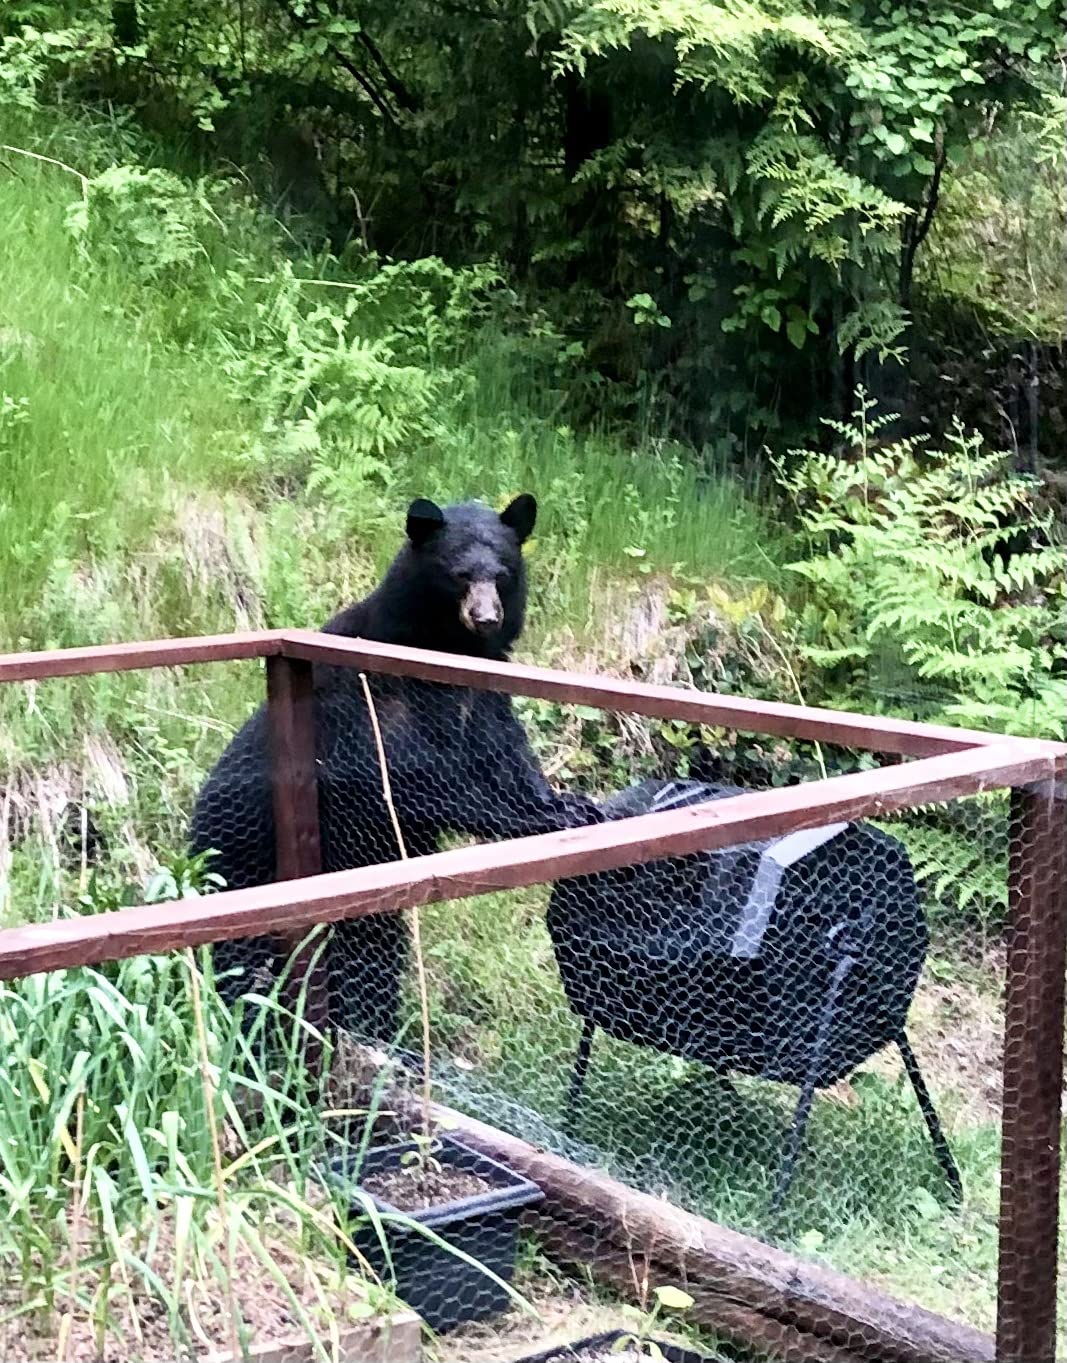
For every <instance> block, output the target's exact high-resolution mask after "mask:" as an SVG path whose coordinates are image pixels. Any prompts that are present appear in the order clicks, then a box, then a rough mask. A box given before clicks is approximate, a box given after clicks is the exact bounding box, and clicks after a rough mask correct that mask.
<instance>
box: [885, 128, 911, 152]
mask: <svg viewBox="0 0 1067 1363" xmlns="http://www.w3.org/2000/svg"><path fill="white" fill-rule="evenodd" d="M885 144H886V146H887V147H888V148H889V150H890V151H891V152H892V153H893V155H894V156H903V155H904V153H905V152H906V151H907V150H908V142H907V139H906V138H905V137H902V136H901V135H900V133H890V132H887V133H886V135H885Z"/></svg>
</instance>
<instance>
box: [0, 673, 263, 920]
mask: <svg viewBox="0 0 1067 1363" xmlns="http://www.w3.org/2000/svg"><path fill="white" fill-rule="evenodd" d="M262 696H263V667H262V664H261V663H256V662H225V663H207V664H198V665H196V666H190V667H160V668H151V669H148V670H145V671H136V672H128V673H121V672H120V673H115V674H104V675H97V676H76V677H57V678H49V679H47V680H44V681H40V682H26V683H24V684H21V685H17V684H8V685H4V686H0V924H2V925H3V926H13V925H15V924H18V923H24V922H27V921H48V920H50V919H52V918H54V917H56V916H59V915H61V914H63V913H66V912H83V911H87V912H92V911H94V910H98V909H104V908H116V907H120V906H121V905H124V904H125V905H129V904H137V903H141V902H143V899H144V896H145V891H146V888H147V887H148V886H149V885H150V883H151V882H152V880H153V877H154V876H155V875H156V873H157V872H158V871H159V870H160V869H161V867H164V866H170V865H173V864H174V863H175V862H176V861H178V860H180V859H182V858H183V857H185V855H186V853H187V849H188V840H189V839H188V833H189V814H190V810H191V809H192V807H193V803H194V801H195V799H196V795H197V791H198V789H199V787H200V785H201V783H202V781H203V780H204V777H205V775H206V774H207V772H208V771H209V770H210V769H211V767H212V765H213V763H214V762H215V761H216V760H217V759H218V757H219V755H220V753H221V752H222V751H223V750H224V749H225V747H226V745H227V744H228V743H229V741H230V740H231V739H232V737H233V735H234V733H235V732H236V731H237V730H238V728H239V727H240V725H241V724H242V723H243V722H244V720H245V718H246V717H247V715H248V714H249V712H250V711H251V710H253V709H255V707H256V706H257V704H258V703H259V702H260V700H261V698H262ZM240 817H241V815H240V811H238V810H235V811H234V819H235V820H238V821H239V819H240Z"/></svg>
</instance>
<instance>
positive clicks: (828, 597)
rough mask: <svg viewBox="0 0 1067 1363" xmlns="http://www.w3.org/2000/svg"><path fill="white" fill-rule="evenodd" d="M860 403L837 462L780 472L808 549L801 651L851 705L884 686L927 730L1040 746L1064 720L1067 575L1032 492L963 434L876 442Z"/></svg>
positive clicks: (800, 454)
mask: <svg viewBox="0 0 1067 1363" xmlns="http://www.w3.org/2000/svg"><path fill="white" fill-rule="evenodd" d="M874 408H875V404H874V403H873V402H872V401H871V400H870V399H868V398H867V397H866V396H865V395H864V394H863V393H862V391H861V392H860V394H859V398H858V407H857V410H856V412H855V414H854V416H853V419H852V421H851V422H846V423H842V422H834V421H830V422H827V423H826V424H827V425H829V426H830V427H831V429H832V430H833V431H834V432H835V433H836V434H837V436H838V438H839V440H840V442H841V446H842V448H841V450H840V452H837V453H831V454H825V453H818V452H812V451H795V452H793V455H792V456H791V459H792V462H790V463H787V462H785V461H779V463H778V472H779V478H780V481H781V485H782V487H783V488H784V490H785V491H786V493H787V494H788V495H789V496H790V497H791V498H792V500H793V501H794V503H795V505H796V508H797V512H798V515H799V518H800V523H801V526H802V527H803V531H804V534H805V537H806V552H805V554H804V556H803V557H802V558H801V559H799V560H798V561H797V562H794V563H792V564H790V565H789V568H790V570H791V571H792V572H793V573H795V574H796V575H797V576H799V577H800V578H802V579H803V580H804V582H805V584H806V587H807V601H806V604H805V606H804V610H803V614H802V617H801V628H800V632H801V648H802V652H803V654H804V656H805V657H806V658H807V659H808V660H809V662H810V663H811V664H812V665H813V667H814V668H815V669H816V672H817V673H818V674H820V675H821V677H822V684H823V691H824V696H825V697H826V698H828V699H829V700H830V701H831V702H833V703H835V704H839V705H844V706H846V707H853V706H856V705H858V704H861V705H866V704H869V703H870V700H871V697H872V695H874V694H877V693H879V692H881V691H883V690H884V688H885V685H886V682H887V681H888V683H889V686H890V687H891V689H892V690H893V691H895V692H897V693H898V694H903V695H907V696H908V697H909V698H910V704H911V706H912V707H913V708H914V710H915V711H916V712H917V713H918V714H919V715H920V716H921V717H924V718H925V717H938V718H942V719H945V720H947V721H949V722H956V723H960V724H966V725H972V726H976V727H982V728H992V729H1005V730H1009V731H1012V732H1021V733H1024V734H1027V735H1036V736H1042V737H1056V736H1062V735H1063V732H1064V722H1065V716H1067V668H1065V661H1064V641H1065V626H1067V615H1065V607H1067V574H1065V566H1064V553H1063V548H1062V546H1061V545H1059V544H1057V543H1055V542H1054V531H1053V526H1052V524H1051V519H1050V517H1049V515H1048V514H1046V513H1044V512H1042V511H1040V510H1039V509H1038V506H1037V504H1036V499H1035V483H1034V482H1033V480H1031V479H1028V478H1024V477H1021V476H1020V475H1018V474H1015V473H1012V472H1011V471H1010V469H1009V468H1008V466H1007V456H1005V455H1002V454H997V453H992V452H989V451H987V450H984V449H983V448H982V442H981V439H980V437H978V436H973V435H968V434H967V433H966V432H965V431H964V430H963V429H962V427H960V426H958V425H957V426H956V428H955V430H954V431H953V432H952V433H951V434H950V435H949V437H948V439H947V441H946V444H945V447H944V448H943V449H941V450H933V449H929V448H927V446H926V442H925V441H924V440H923V439H922V438H915V439H911V438H908V439H903V440H897V441H890V442H888V443H885V444H883V443H881V442H880V441H879V440H878V434H879V431H881V430H882V429H884V427H885V425H886V424H887V423H888V421H889V420H890V418H888V417H884V416H877V415H875V414H874Z"/></svg>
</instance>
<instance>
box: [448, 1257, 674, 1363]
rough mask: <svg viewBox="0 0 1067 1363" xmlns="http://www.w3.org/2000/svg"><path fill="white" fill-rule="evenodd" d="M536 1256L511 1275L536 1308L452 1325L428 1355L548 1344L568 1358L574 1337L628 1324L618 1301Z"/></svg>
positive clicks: (517, 1353) (465, 1360)
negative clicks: (534, 1264) (605, 1299)
mask: <svg viewBox="0 0 1067 1363" xmlns="http://www.w3.org/2000/svg"><path fill="white" fill-rule="evenodd" d="M537 1262H538V1266H537V1267H536V1268H533V1269H531V1268H529V1267H527V1268H526V1269H525V1270H520V1272H519V1273H518V1274H517V1276H516V1280H515V1287H516V1289H517V1290H518V1291H519V1292H521V1293H522V1295H523V1296H524V1297H525V1298H526V1300H527V1301H528V1302H529V1303H530V1305H531V1306H532V1307H533V1309H534V1312H535V1313H536V1314H535V1315H530V1314H529V1313H528V1312H525V1311H520V1310H517V1309H516V1310H512V1311H508V1312H506V1313H505V1314H504V1315H501V1316H497V1317H495V1318H494V1319H493V1320H491V1321H483V1322H480V1323H478V1324H475V1325H467V1326H463V1327H462V1328H461V1329H459V1330H451V1331H449V1333H448V1334H447V1335H441V1336H439V1337H438V1339H437V1341H436V1343H435V1346H434V1350H433V1355H432V1357H433V1358H434V1359H435V1361H436V1363H518V1360H521V1359H524V1358H527V1357H528V1356H529V1355H530V1354H535V1355H536V1354H539V1353H545V1352H546V1351H547V1350H549V1349H556V1350H558V1351H559V1357H560V1360H561V1363H573V1355H571V1354H568V1353H567V1351H566V1350H567V1346H568V1345H569V1344H571V1343H573V1342H574V1341H576V1340H580V1339H594V1338H596V1337H597V1336H598V1335H606V1334H610V1333H612V1332H613V1331H616V1330H632V1329H633V1322H632V1321H629V1320H628V1319H627V1317H626V1316H625V1315H624V1314H623V1312H622V1309H621V1307H620V1306H618V1305H615V1304H611V1303H607V1302H601V1301H598V1300H596V1294H595V1292H594V1290H593V1289H592V1287H591V1285H589V1284H586V1283H580V1282H578V1281H576V1280H575V1279H574V1278H571V1277H568V1276H567V1275H566V1274H564V1273H563V1271H562V1270H561V1269H558V1268H556V1267H555V1266H554V1265H551V1264H550V1263H549V1262H548V1261H547V1260H544V1259H541V1258H540V1257H539V1258H538V1261H537ZM656 1338H657V1339H659V1340H664V1341H668V1342H670V1343H672V1344H680V1345H683V1346H684V1347H687V1348H690V1349H692V1348H693V1347H694V1346H693V1344H692V1343H691V1342H687V1341H686V1340H684V1339H682V1338H681V1337H679V1336H677V1335H672V1333H671V1332H670V1331H669V1330H659V1329H657V1331H656ZM592 1357H593V1358H596V1357H597V1355H593V1356H592ZM605 1357H608V1358H610V1359H611V1360H612V1363H620V1360H621V1363H627V1360H628V1355H627V1354H610V1355H605ZM579 1358H580V1359H581V1363H591V1361H590V1359H587V1358H586V1357H585V1356H584V1355H579Z"/></svg>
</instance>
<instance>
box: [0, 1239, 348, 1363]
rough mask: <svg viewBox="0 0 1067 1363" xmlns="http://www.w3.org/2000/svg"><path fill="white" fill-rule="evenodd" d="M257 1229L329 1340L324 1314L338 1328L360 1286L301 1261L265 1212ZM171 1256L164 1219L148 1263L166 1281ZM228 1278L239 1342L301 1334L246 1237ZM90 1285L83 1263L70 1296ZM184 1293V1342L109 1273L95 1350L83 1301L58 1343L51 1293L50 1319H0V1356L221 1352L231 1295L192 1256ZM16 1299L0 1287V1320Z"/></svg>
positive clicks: (174, 1358) (125, 1360)
mask: <svg viewBox="0 0 1067 1363" xmlns="http://www.w3.org/2000/svg"><path fill="white" fill-rule="evenodd" d="M256 1229H257V1231H258V1232H259V1234H260V1236H261V1238H262V1240H263V1243H264V1244H265V1246H266V1248H267V1250H268V1252H269V1253H270V1257H271V1260H272V1262H273V1263H274V1264H275V1265H276V1267H277V1268H278V1269H280V1270H281V1272H282V1274H283V1275H284V1277H285V1279H286V1281H287V1282H288V1283H289V1285H290V1287H291V1288H292V1290H293V1293H294V1295H295V1296H296V1299H297V1301H299V1302H300V1305H301V1307H302V1309H303V1310H304V1312H305V1313H306V1315H307V1316H308V1317H309V1318H310V1320H311V1321H312V1323H313V1326H314V1328H315V1330H316V1332H317V1333H318V1334H319V1335H320V1337H321V1338H322V1339H323V1340H324V1341H326V1342H327V1345H328V1342H329V1338H330V1321H331V1318H332V1319H333V1320H334V1321H336V1322H337V1325H338V1327H339V1328H341V1329H344V1328H345V1327H347V1326H349V1325H351V1324H353V1323H354V1318H355V1317H356V1316H358V1315H359V1314H360V1312H361V1310H364V1309H365V1307H364V1303H365V1302H366V1291H365V1289H364V1287H363V1285H362V1283H361V1282H360V1281H359V1279H358V1278H356V1277H354V1276H352V1275H350V1274H348V1273H347V1272H339V1271H338V1268H337V1266H336V1265H334V1264H330V1263H321V1262H320V1263H316V1262H312V1261H311V1260H309V1259H307V1258H306V1257H305V1256H304V1255H302V1254H301V1253H300V1251H299V1249H298V1248H296V1247H295V1245H294V1244H292V1243H291V1237H290V1236H289V1235H288V1234H287V1228H286V1227H282V1226H279V1227H277V1230H278V1234H277V1235H272V1234H271V1229H272V1227H271V1226H270V1225H269V1224H266V1222H265V1220H264V1221H260V1223H259V1224H258V1226H257V1227H256ZM219 1239H220V1243H218V1244H217V1247H216V1252H217V1253H218V1255H219V1257H220V1259H221V1260H222V1261H223V1262H225V1257H226V1251H225V1248H224V1246H223V1244H222V1243H221V1237H220V1238H219ZM129 1248H130V1249H132V1250H135V1252H138V1253H143V1252H144V1246H141V1245H138V1246H134V1245H133V1244H132V1243H131V1244H130V1245H129ZM174 1257H175V1242H174V1235H173V1226H172V1223H171V1222H170V1221H167V1220H164V1221H161V1222H160V1224H159V1226H158V1228H157V1236H156V1240H155V1245H154V1248H153V1252H152V1255H151V1266H152V1267H153V1268H154V1269H155V1271H156V1272H157V1273H158V1274H159V1276H160V1277H161V1278H162V1280H163V1281H164V1282H165V1283H167V1285H168V1286H171V1285H172V1274H173V1264H174ZM232 1281H233V1284H234V1298H235V1300H236V1306H237V1311H238V1314H239V1316H240V1318H241V1319H242V1321H243V1322H244V1327H245V1339H246V1341H247V1347H249V1348H253V1347H257V1346H258V1347H262V1346H263V1345H265V1344H267V1343H268V1342H270V1341H273V1340H278V1339H280V1338H290V1337H293V1336H296V1337H301V1338H306V1337H307V1334H308V1332H307V1331H306V1329H305V1327H304V1326H303V1325H302V1324H301V1322H300V1319H299V1318H298V1316H297V1314H296V1312H295V1311H294V1309H293V1307H292V1304H291V1303H290V1302H289V1301H288V1300H287V1298H286V1295H285V1293H284V1292H283V1290H282V1288H281V1287H280V1286H279V1285H278V1284H277V1283H275V1281H274V1280H273V1279H272V1278H271V1277H270V1276H269V1275H268V1274H267V1273H266V1271H265V1270H264V1268H263V1266H262V1264H261V1263H260V1262H259V1260H258V1259H257V1258H256V1257H255V1255H254V1254H253V1252H252V1250H251V1249H250V1248H249V1247H248V1245H247V1244H245V1243H244V1242H240V1243H238V1245H237V1246H236V1249H235V1251H234V1273H233V1279H232ZM95 1286H96V1284H95V1282H94V1281H92V1280H91V1279H90V1274H89V1271H88V1270H87V1269H83V1270H82V1273H81V1278H80V1281H79V1283H78V1296H79V1297H80V1298H82V1299H83V1300H84V1299H85V1298H86V1297H87V1296H90V1295H92V1291H93V1289H94V1287H95ZM320 1292H321V1297H320ZM182 1300H183V1310H182V1318H183V1321H184V1324H185V1326H186V1328H187V1330H188V1331H189V1333H190V1334H191V1335H192V1337H193V1344H192V1346H191V1348H189V1347H187V1348H186V1349H184V1350H180V1349H179V1344H178V1341H176V1340H175V1339H174V1337H173V1335H172V1332H171V1325H170V1320H169V1319H168V1315H167V1311H166V1308H165V1307H164V1306H163V1304H162V1303H161V1302H160V1301H158V1300H157V1299H156V1298H154V1297H153V1296H152V1295H151V1294H150V1293H149V1292H148V1291H147V1289H146V1288H145V1287H144V1285H143V1283H142V1282H140V1281H138V1280H137V1279H136V1278H135V1277H134V1276H133V1274H132V1272H131V1292H129V1293H128V1292H127V1291H126V1289H125V1288H124V1286H123V1284H122V1282H121V1281H120V1280H118V1278H117V1276H116V1277H115V1278H114V1279H113V1281H112V1288H111V1310H110V1314H109V1320H108V1331H107V1335H106V1337H105V1339H104V1347H103V1349H102V1350H101V1349H99V1347H98V1340H97V1335H96V1331H95V1329H94V1326H93V1323H92V1321H91V1320H90V1319H89V1317H88V1313H87V1311H86V1310H85V1309H84V1307H83V1308H81V1309H79V1310H78V1312H77V1313H76V1314H75V1315H74V1318H73V1319H72V1321H71V1325H70V1333H69V1336H68V1338H67V1342H66V1347H65V1349H63V1350H61V1348H60V1340H59V1335H58V1325H59V1317H60V1315H61V1314H62V1312H63V1311H64V1310H65V1309H66V1308H67V1305H68V1303H67V1302H66V1301H64V1300H63V1298H62V1297H60V1296H57V1301H56V1314H55V1316H54V1317H53V1318H52V1319H51V1320H44V1319H42V1318H41V1317H40V1316H37V1317H35V1316H28V1315H22V1316H15V1317H14V1318H9V1319H7V1321H6V1322H5V1323H3V1324H0V1360H3V1363H43V1361H44V1360H54V1359H62V1360H64V1363H185V1360H186V1359H195V1358H202V1357H203V1356H204V1355H210V1354H215V1353H226V1352H228V1351H229V1350H230V1349H231V1348H232V1346H233V1330H232V1327H231V1316H230V1301H229V1299H228V1297H227V1296H226V1295H224V1294H223V1290H222V1287H221V1284H220V1282H219V1280H218V1277H217V1276H212V1275H211V1272H210V1270H208V1272H207V1273H201V1274H199V1275H197V1274H195V1273H194V1271H193V1266H192V1264H190V1265H188V1267H187V1271H186V1281H185V1283H184V1290H183V1292H182ZM323 1302H326V1303H328V1307H329V1313H327V1312H326V1311H324V1309H323V1305H322V1303H323ZM19 1304H20V1302H19V1298H18V1297H16V1296H15V1294H14V1292H13V1291H9V1290H6V1287H5V1286H0V1321H2V1320H3V1318H4V1317H5V1316H8V1313H9V1311H13V1310H15V1309H17V1307H18V1305H19Z"/></svg>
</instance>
